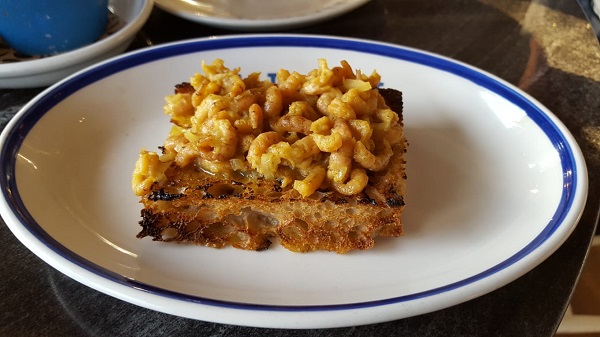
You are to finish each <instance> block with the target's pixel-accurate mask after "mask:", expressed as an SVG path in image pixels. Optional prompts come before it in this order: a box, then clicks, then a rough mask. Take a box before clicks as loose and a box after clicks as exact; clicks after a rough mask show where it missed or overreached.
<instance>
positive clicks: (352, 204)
mask: <svg viewBox="0 0 600 337" xmlns="http://www.w3.org/2000/svg"><path fill="white" fill-rule="evenodd" d="M183 87H184V88H187V87H186V86H183ZM178 90H182V89H181V87H180V88H179V89H178ZM373 90H378V91H379V94H380V95H381V97H383V99H384V100H385V104H386V105H387V106H388V107H389V108H390V109H391V110H393V111H394V112H395V113H396V115H397V116H398V120H399V125H402V93H401V92H399V91H397V90H394V89H373ZM398 131H399V132H400V134H399V135H396V137H399V140H396V141H394V143H393V144H392V145H391V148H392V153H393V154H392V155H391V157H390V158H389V161H388V162H387V165H385V167H384V168H383V169H378V170H376V171H368V173H367V176H368V182H367V183H366V186H365V187H364V188H363V189H362V190H361V191H360V192H359V193H356V194H351V195H347V194H342V193H340V192H338V191H337V190H335V189H333V188H327V184H322V185H321V187H320V188H318V189H316V191H314V192H313V193H312V194H310V195H308V196H307V195H302V194H301V193H299V191H298V190H297V189H295V188H293V186H292V185H290V184H282V181H281V179H267V178H265V177H262V176H258V177H257V176H252V177H248V176H244V175H239V176H230V175H215V174H212V173H211V172H207V171H206V170H203V169H198V167H197V166H195V165H187V166H181V165H178V164H177V163H175V162H170V164H169V166H168V168H166V169H164V170H163V171H164V172H163V176H162V179H161V181H160V183H158V182H155V183H153V184H152V185H151V186H150V187H149V188H147V189H146V190H145V192H144V193H143V194H142V198H141V202H142V204H143V209H142V212H141V216H142V220H141V221H140V225H141V227H142V230H141V232H140V233H139V234H138V235H137V236H138V237H139V238H143V237H148V236H149V237H152V239H153V240H156V241H171V242H187V243H193V244H198V245H204V246H209V247H215V248H221V247H225V246H233V247H235V248H240V249H246V250H265V249H267V248H268V247H269V246H270V245H271V244H272V243H273V242H279V243H280V244H281V245H282V246H284V247H285V248H287V249H289V250H291V251H295V252H309V251H314V250H328V251H334V252H337V253H346V252H348V251H351V250H364V249H369V248H372V247H373V246H374V244H375V238H376V237H377V236H392V237H396V236H401V235H403V225H402V219H401V214H402V211H403V209H404V194H405V180H406V174H405V165H406V162H405V153H406V150H407V145H408V144H407V142H406V139H405V138H404V135H403V133H402V129H401V128H400V129H399V130H398Z"/></svg>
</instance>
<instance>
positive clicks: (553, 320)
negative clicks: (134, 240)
mask: <svg viewBox="0 0 600 337" xmlns="http://www.w3.org/2000/svg"><path fill="white" fill-rule="evenodd" d="M583 1H585V0H583ZM592 28H593V27H592V24H590V23H589V22H588V21H587V20H586V17H585V15H584V13H583V11H582V10H581V8H580V7H579V6H578V4H577V2H575V1H573V0H537V1H526V0H429V1H418V0H402V1H398V0H373V1H371V2H370V3H368V4H366V5H365V6H363V7H361V8H359V9H358V10H355V11H353V12H351V13H349V14H347V15H344V16H342V17H339V18H336V19H334V20H331V21H328V22H325V23H323V24H319V25H316V26H311V27H307V28H302V29H296V30H293V31H287V32H294V33H310V34H327V35H339V36H351V37H357V38H365V39H372V40H378V41H385V42H391V43H396V44H401V45H406V46H410V47H416V48H420V49H424V50H427V51H432V52H435V53H439V54H442V55H445V56H449V57H451V58H455V59H457V60H460V61H463V62H466V63H469V64H471V65H474V66H476V67H479V68H482V69H484V70H486V71H488V72H491V73H493V74H495V75H497V76H499V77H501V78H503V79H505V80H507V81H508V82H510V83H512V84H514V85H517V86H518V87H520V88H522V89H523V90H525V91H526V92H527V93H529V94H530V95H532V96H533V97H534V98H536V99H537V100H539V101H540V102H541V103H542V104H544V105H545V106H546V107H548V108H549V109H550V110H551V111H552V112H554V113H555V114H556V115H557V116H558V117H559V118H560V119H561V120H562V121H563V123H565V125H566V126H567V127H568V128H569V130H570V131H571V133H572V134H573V135H574V136H575V138H576V140H577V141H578V143H579V145H580V146H581V148H582V150H583V152H584V155H585V158H586V161H587V165H588V169H589V182H590V192H589V197H588V202H587V206H586V209H585V212H584V214H583V217H582V219H581V221H580V223H579V225H578V226H577V228H576V229H575V230H574V232H573V234H572V235H571V236H570V238H569V239H568V240H567V241H566V242H565V243H564V245H563V246H561V248H559V249H558V250H557V251H556V252H555V253H554V254H553V255H552V256H550V257H549V258H548V259H547V260H546V261H544V262H543V263H542V264H540V265H539V266H538V267H536V268H535V269H533V270H532V271H530V272H528V273H527V274H525V275H524V276H522V277H520V278H519V279H517V280H516V281H514V282H511V283H510V284H508V285H506V286H504V287H502V288H500V289H498V290H495V291H493V292H491V293H489V294H486V295H483V296H481V297H479V298H476V299H473V300H470V301H468V302H465V303H463V304H460V305H456V306H453V307H450V308H447V309H443V310H440V311H437V312H433V313H429V314H425V315H421V316H417V317H412V318H407V319H403V320H398V321H393V322H388V323H382V324H374V325H367V326H359V327H350V328H339V329H323V330H275V329H257V328H245V327H236V326H229V325H221V324H213V323H206V322H201V321H194V320H190V319H184V318H180V317H175V316H171V315H167V314H163V313H159V312H155V311H152V310H148V309H144V308H140V307H137V306H134V305H132V304H129V303H126V302H123V301H121V300H117V299H115V298H112V297H110V296H107V295H104V294H102V293H100V292H98V291H96V290H93V289H90V288H88V287H86V286H84V285H81V284H79V283H77V282H75V281H73V280H71V279H70V278H68V277H66V276H64V275H63V274H61V273H59V272H57V271H56V270H54V269H53V268H52V267H50V266H49V265H47V264H46V263H44V262H43V261H42V260H40V259H39V258H37V257H36V256H35V255H33V254H32V253H31V252H30V251H29V250H27V248H25V247H24V246H23V245H22V244H21V243H20V242H19V241H18V240H17V239H16V238H15V237H14V236H13V235H12V234H11V232H10V231H9V229H8V228H7V227H6V225H5V224H4V223H3V222H2V223H0V253H1V254H2V255H3V263H2V264H0V279H1V280H2V282H0V308H1V310H0V335H1V336H154V335H165V336H265V335H269V336H552V335H553V334H554V333H555V331H556V329H557V327H558V324H559V323H560V320H561V318H562V316H563V313H564V310H565V309H566V306H567V304H568V303H569V299H570V297H571V294H572V292H573V289H574V286H575V284H576V281H577V278H578V275H579V272H580V270H581V267H582V264H583V262H584V260H585V256H586V254H587V251H588V247H589V244H590V241H591V239H592V237H593V235H594V233H595V231H596V219H597V212H598V206H599V201H600V200H599V195H600V194H599V193H600V181H599V180H598V179H599V177H598V173H600V112H599V110H600V47H599V46H598V41H597V40H596V36H595V34H594V31H593V29H592ZM232 33H236V34H237V33H239V32H233V31H226V30H220V29H215V28H210V27H206V26H203V25H200V24H196V23H192V22H188V21H184V20H181V19H179V18H176V17H174V16H172V15H170V14H167V13H166V12H163V11H162V10H159V9H157V8H155V9H154V11H153V13H152V15H151V17H150V20H149V21H148V23H147V24H146V25H145V27H144V28H143V31H142V32H140V34H138V37H137V39H136V41H135V42H134V43H133V45H132V47H131V49H135V48H140V47H143V46H145V45H148V44H160V43H164V42H168V41H173V40H177V39H186V38H193V37H203V36H210V35H221V34H232ZM0 67H1V65H0ZM41 90H42V88H34V89H19V90H0V125H1V126H2V127H4V126H5V125H6V123H7V121H8V120H9V119H10V118H11V117H12V116H13V115H14V114H15V113H16V112H17V111H18V110H19V109H20V107H21V106H23V105H24V104H25V103H26V102H27V101H28V100H29V99H31V98H33V97H34V96H35V95H36V94H37V93H39V92H40V91H41Z"/></svg>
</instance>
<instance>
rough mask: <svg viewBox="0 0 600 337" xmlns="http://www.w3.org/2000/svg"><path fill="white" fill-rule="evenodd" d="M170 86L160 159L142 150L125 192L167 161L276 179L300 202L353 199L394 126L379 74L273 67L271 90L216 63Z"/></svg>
mask: <svg viewBox="0 0 600 337" xmlns="http://www.w3.org/2000/svg"><path fill="white" fill-rule="evenodd" d="M202 70H203V73H204V74H198V73H197V74H195V75H193V76H192V77H191V79H190V81H189V82H186V83H182V84H180V85H178V86H177V87H176V90H175V93H174V94H172V95H169V96H167V97H166V104H165V106H164V112H165V113H166V114H168V115H169V116H170V117H171V122H172V123H173V128H172V130H171V132H170V135H169V137H168V139H167V140H166V142H165V143H164V146H163V147H162V153H161V154H157V153H154V152H148V151H145V150H142V152H141V154H140V158H139V160H138V162H137V164H136V169H135V171H134V178H133V181H132V185H133V190H134V192H135V193H136V194H137V195H140V196H141V195H143V194H145V193H147V192H148V191H149V189H150V186H151V185H152V184H153V183H155V182H159V183H160V182H161V179H163V178H164V171H165V170H166V169H167V168H168V167H169V166H171V164H173V163H174V164H176V165H177V166H179V167H185V166H188V165H195V166H196V167H197V169H199V170H202V171H205V172H207V173H209V174H212V175H216V176H222V177H225V178H228V179H234V180H238V181H244V180H247V179H269V180H276V181H278V182H279V183H280V184H281V187H282V188H290V187H291V188H293V189H295V190H296V191H298V192H299V194H300V195H301V196H302V197H308V196H310V195H312V194H313V193H314V192H315V191H316V190H318V189H333V190H335V191H337V192H339V193H341V194H344V195H355V194H358V193H360V192H361V191H362V190H363V189H364V188H365V187H366V186H367V183H368V181H369V174H370V173H371V172H377V171H380V170H382V169H384V168H385V167H386V165H387V164H388V162H389V160H390V158H391V157H392V155H393V152H392V147H393V145H395V144H398V143H399V142H402V141H403V139H404V138H403V132H402V125H401V122H400V121H399V117H398V115H397V114H396V113H395V112H394V111H392V110H391V109H390V108H389V107H388V106H387V105H386V104H385V101H384V99H383V98H382V97H381V95H380V94H379V92H378V90H377V88H378V86H379V83H380V76H379V74H377V72H376V71H373V72H372V73H371V74H370V75H366V74H363V73H362V72H361V71H360V70H356V71H354V70H353V69H352V68H351V67H350V65H349V64H348V62H346V61H341V63H340V65H339V66H337V67H333V68H329V66H328V65H327V62H326V60H324V59H319V60H318V68H316V69H314V70H312V71H310V72H309V73H308V74H304V75H303V74H300V73H298V72H292V73H290V72H289V71H288V70H285V69H281V70H279V71H278V72H277V74H276V84H275V83H272V82H271V81H269V80H261V79H260V74H259V73H252V74H250V75H249V76H247V77H246V78H242V77H241V76H240V75H239V73H240V69H239V68H235V69H229V68H227V67H225V65H224V61H223V60H220V59H216V60H214V61H213V63H212V64H206V63H205V62H202Z"/></svg>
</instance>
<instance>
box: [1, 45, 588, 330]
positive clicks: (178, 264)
mask: <svg viewBox="0 0 600 337" xmlns="http://www.w3.org/2000/svg"><path fill="white" fill-rule="evenodd" d="M321 57H325V58H327V59H328V60H329V63H330V65H331V66H333V65H336V64H338V62H339V61H340V60H343V59H345V60H348V61H349V63H350V64H351V65H353V66H354V67H355V68H359V69H361V70H362V71H363V72H371V71H372V70H373V69H377V71H378V72H379V73H380V74H382V76H383V82H384V86H386V87H390V88H396V89H399V90H402V91H403V93H404V116H405V128H406V135H407V137H408V139H409V142H410V147H409V153H408V191H407V194H408V196H407V206H406V215H405V217H404V220H405V228H406V236H405V237H402V238H395V239H381V240H378V242H377V244H376V247H375V248H374V249H372V250H369V251H360V252H352V253H349V254H346V255H337V254H334V253H329V252H314V253H308V254H299V253H292V252H289V251H287V250H285V249H283V248H281V247H279V246H277V245H274V247H272V248H270V249H269V250H267V251H263V252H253V251H242V250H237V249H233V248H225V249H221V250H218V249H212V248H207V247H200V246H191V245H179V244H173V243H170V244H169V243H160V242H153V241H151V240H149V239H142V240H139V239H136V237H135V235H136V234H137V232H138V231H139V230H140V227H139V226H138V224H137V222H138V221H139V219H140V209H141V206H140V205H139V204H138V198H137V197H135V196H134V195H133V193H132V192H131V189H130V179H131V173H132V171H133V168H134V163H135V161H136V159H137V156H138V153H139V151H140V149H141V148H147V149H155V148H156V147H157V146H159V145H161V144H162V142H163V141H164V139H165V138H166V136H167V134H168V132H169V129H170V125H169V121H168V117H167V116H165V115H164V114H163V112H162V105H163V98H164V96H165V95H168V94H170V93H171V92H172V90H173V86H174V84H177V83H180V82H182V81H187V80H188V78H189V76H190V75H192V74H193V73H194V72H196V71H199V69H200V62H201V60H202V59H205V60H207V61H209V62H211V61H212V60H213V59H215V58H223V59H224V60H225V62H226V65H228V66H229V67H232V68H233V67H237V66H240V67H241V68H242V72H243V73H245V74H248V73H250V72H253V71H261V72H262V73H263V74H265V76H270V74H271V73H274V72H276V71H277V70H278V69H280V68H287V69H293V70H297V71H299V72H307V71H308V70H310V69H313V68H315V67H316V66H317V61H316V60H317V59H318V58H321ZM0 155H1V159H2V166H3V172H4V174H3V175H2V182H1V189H2V200H1V203H0V206H1V207H0V211H1V214H2V217H3V218H4V220H5V221H6V223H7V224H8V225H9V227H10V229H11V230H12V231H13V233H14V234H15V235H16V236H17V237H18V239H19V240H21V241H22V242H23V244H24V245H25V246H27V247H28V248H29V249H30V250H32V251H33V252H34V253H35V254H37V255H38V256H39V257H40V258H42V259H43V260H44V261H46V262H47V263H49V264H50V265H52V266H53V267H55V268H56V269H58V270H60V271H61V272H63V273H65V274H66V275H68V276H70V277H72V278H73V279H75V280H77V281H79V282H82V283H84V284H86V285H88V286H90V287H92V288H95V289H97V290H99V291H102V292H104V293H107V294H110V295H112V296H115V297H117V298H120V299H123V300H125V301H128V302H131V303H135V304H137V305H140V306H143V307H147V308H151V309H154V310H158V311H162V312H166V313H171V314H174V315H179V316H184V317H189V318H195V319H200V320H206V321H213V322H221V323H230V324H237V325H248V326H260V327H282V328H322V327H339V326H351V325H359V324H367V323H375V322H382V321H388V320H393V319H399V318H403V317H408V316H413V315H418V314H422V313H426V312H430V311H434V310H437V309H442V308H445V307H448V306H452V305H455V304H458V303H461V302H463V301H467V300H469V299H472V298H475V297H477V296H480V295H482V294H485V293H487V292H490V291H492V290H494V289H496V288H499V287H500V286H502V285H505V284H507V283H509V282H511V281H512V280H514V279H516V278H518V277H519V276H521V275H523V274H524V273H526V272H527V271H529V270H531V269H532V268H533V267H535V266H536V265H538V264H539V263H540V262H542V261H543V260H544V259H545V258H547V257H548V256H549V255H550V254H552V253H553V252H554V251H555V250H556V249H557V248H558V247H559V246H560V245H561V244H562V243H563V241H564V240H565V239H566V238H567V237H568V235H569V234H570V233H571V231H572V230H573V228H574V227H575V225H576V224H577V222H578V220H579V217H580V215H581V212H582V210H583V207H584V203H585V200H586V194H587V173H586V168H585V163H584V160H583V158H582V155H581V152H580V150H579V148H578V146H577V144H576V143H575V141H574V140H573V138H572V136H571V135H570V134H569V132H568V131H567V129H566V128H565V127H564V126H563V124H561V123H560V121H558V120H557V118H556V117H555V116H554V115H553V114H552V113H550V112H549V111H548V110H547V109H546V108H544V107H543V106H541V105H540V104H539V103H537V102H536V101H535V100H533V99H532V98H531V97H529V96H527V95H526V94H525V93H523V92H521V91H519V90H518V89H516V88H514V87H512V86H511V85H509V84H507V83H505V82H503V81H502V80H500V79H498V78H496V77H494V76H492V75H489V74H486V73H485V72H482V71H480V70H477V69H475V68H473V67H471V66H468V65H465V64H462V63H459V62H456V61H452V60H450V59H447V58H444V57H440V56H437V55H433V54H430V53H426V52H422V51H418V50H414V49H409V48H404V47H400V46H395V45H389V44H381V43H376V42H369V41H362V40H351V39H342V38H335V37H317V36H297V35H296V36H286V35H254V36H231V37H220V38H210V39H203V40H194V41H184V42H180V43H175V44H170V45H162V46H157V47H154V48H151V49H145V50H141V51H138V52H134V53H131V54H127V55H124V56H121V57H118V58H115V59H112V60H109V61H107V62H103V63H101V64H99V65H96V66H94V67H91V68H89V69H87V70H85V71H83V72H80V73H78V74H76V75H74V76H72V77H70V78H68V79H66V80H64V81H62V82H61V83H58V84H57V85H54V86H52V87H51V88H49V89H47V90H46V91H45V92H43V93H42V94H40V96H38V97H37V98H35V99H34V100H33V101H32V102H30V103H29V104H27V105H26V106H25V107H24V108H23V109H22V110H21V111H20V112H19V113H18V115H17V116H15V118H14V119H13V120H12V121H11V122H10V124H9V125H8V126H7V127H6V129H5V130H4V131H3V133H2V137H1V153H0Z"/></svg>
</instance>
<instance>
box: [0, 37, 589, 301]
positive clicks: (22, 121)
mask: <svg viewBox="0 0 600 337" xmlns="http://www.w3.org/2000/svg"><path fill="white" fill-rule="evenodd" d="M258 47H311V48H324V49H341V50H349V51H356V52H361V53H365V54H374V55H379V56H387V57H390V58H394V59H397V60H402V61H408V62H411V63H415V64H420V65H424V66H427V67H431V68H435V69H438V70H440V71H444V72H447V73H451V74H454V75H456V76H458V77H461V78H463V79H466V80H468V81H471V82H473V83H475V84H477V85H478V86H481V87H484V88H487V89H488V90H490V91H492V92H494V93H496V94H498V95H500V96H501V97H503V98H504V99H506V100H508V101H509V102H511V103H512V104H514V105H516V106H518V107H520V108H521V109H523V110H524V111H525V112H526V114H527V116H528V117H529V118H531V120H532V121H533V122H534V123H535V124H536V125H537V126H538V127H539V128H540V129H541V130H542V131H543V132H544V134H545V135H546V137H547V138H548V140H549V141H550V142H551V143H552V145H553V146H554V148H555V149H556V151H557V153H558V155H559V158H560V161H561V163H562V172H563V189H562V195H561V199H560V202H559V204H558V206H557V208H556V211H555V212H554V215H553V216H552V218H551V220H550V221H549V222H548V223H547V224H546V226H545V227H544V229H543V230H542V231H541V232H540V233H539V234H538V235H537V236H536V237H535V238H534V239H533V240H532V241H531V242H530V243H529V244H527V245H526V246H524V247H523V248H522V249H520V250H519V251H518V252H516V253H515V254H514V255H512V256H511V257H509V258H507V259H506V260H504V261H502V262H501V263H498V264H496V265H494V266H492V267H490V268H488V269H487V270H485V271H483V272H481V273H478V274H475V275H472V276H469V277H467V278H465V279H462V280H460V281H457V282H454V283H451V284H447V285H444V286H441V287H438V288H434V289H429V290H426V291H422V292H418V293H413V294H408V295H403V296H399V297H392V298H386V299H381V300H373V301H366V302H357V303H344V304H324V305H270V304H253V303H239V302H234V301H223V300H214V299H209V298H203V297H198V296H193V295H187V294H182V293H179V292H175V291H170V290H166V289H162V288H159V287H155V286H152V285H149V284H145V283H141V282H137V281H135V280H133V279H130V278H128V277H125V276H123V275H120V274H117V273H115V272H113V271H110V270H107V269H105V268H103V267H100V266H98V265H96V264H94V263H92V262H90V261H88V260H86V259H84V258H82V257H80V256H79V255H77V254H75V253H74V252H72V251H70V250H68V249H67V248H66V247H64V246H63V245H61V244H60V243H59V242H57V241H56V240H55V239H54V238H52V237H51V236H50V235H48V233H46V232H45V231H44V230H43V228H42V227H41V226H40V225H39V224H38V223H37V222H36V221H35V220H34V218H33V217H32V215H31V214H30V213H29V212H28V211H27V208H26V207H25V205H24V203H23V200H22V199H21V197H20V195H19V191H18V188H17V185H16V179H15V167H16V158H17V154H18V152H19V149H20V147H21V145H22V143H23V141H24V140H25V138H26V137H27V134H28V133H29V131H30V130H31V129H32V128H33V127H34V126H35V124H36V123H37V121H38V120H39V119H40V118H42V116H44V114H45V113H46V112H48V111H49V110H50V109H51V108H52V107H54V106H55V105H57V104H58V103H60V102H61V101H62V100H63V99H65V98H67V97H68V96H70V95H71V94H73V93H74V92H76V91H78V90H79V89H80V88H82V87H85V86H87V85H89V84H91V83H93V82H96V81H99V80H101V79H103V78H105V77H109V76H111V75H113V74H115V73H118V72H120V71H124V70H127V69H129V68H133V67H136V66H140V65H143V64H145V63H148V62H152V61H155V60H160V59H165V58H169V57H174V56H179V55H185V54H190V53H196V52H201V51H209V50H219V49H230V48H258ZM0 158H1V159H2V169H3V172H4V174H3V175H2V181H1V182H0V183H1V189H2V193H3V196H4V198H5V200H7V202H8V204H9V207H10V208H11V210H12V212H13V213H14V214H15V215H16V216H17V218H19V220H20V222H21V223H22V225H23V226H24V227H25V228H26V229H27V230H28V231H29V232H30V233H31V234H32V235H33V236H35V237H36V238H37V240H39V241H40V242H42V243H43V244H44V245H46V246H47V247H48V248H50V249H51V250H52V251H53V252H54V253H56V254H58V255H59V256H61V257H62V258H64V259H66V260H68V261H70V262H72V263H74V264H76V265H77V266H79V267H81V268H84V269H85V270H88V271H90V272H92V273H94V274H96V275H99V276H101V277H103V278H105V279H108V280H110V281H113V282H116V283H118V284H121V285H125V286H127V287H131V288H134V289H137V290H140V291H144V292H147V293H151V294H154V295H158V296H162V297H167V298H171V299H174V300H179V301H187V302H193V303H197V304H202V305H208V306H217V307H223V308H233V309H243V310H266V311H330V310H349V309H361V308H368V307H376V306H382V305H389V304H396V303H401V302H409V301H413V300H417V299H421V298H426V297H432V296H435V295H439V294H442V293H445V292H448V291H451V290H454V289H458V288H461V287H465V286H467V285H470V284H473V283H476V282H478V281H481V280H483V279H485V278H487V277H490V276H492V275H494V274H496V273H498V272H500V271H502V270H504V269H505V268H507V267H509V266H511V265H513V264H515V263H517V262H518V261H520V260H522V259H523V258H525V257H526V256H527V255H529V254H530V253H531V252H533V251H535V250H536V249H537V248H538V247H540V246H541V245H542V244H543V243H544V242H545V241H546V240H547V239H549V238H550V237H551V236H552V235H553V234H554V233H555V231H556V230H557V229H558V228H560V227H561V225H562V224H563V221H564V220H565V218H566V217H567V215H568V214H569V213H570V212H571V211H572V206H573V202H574V199H575V196H576V189H577V186H578V183H579V181H578V179H580V178H579V175H578V171H577V167H576V162H575V156H574V153H573V149H572V148H571V145H570V144H569V142H568V140H567V139H566V138H565V136H564V135H563V133H562V132H561V130H560V128H559V127H558V126H557V125H556V124H555V123H554V122H553V121H552V120H551V119H550V118H549V116H548V115H547V113H546V112H545V111H544V109H543V108H541V107H540V106H539V105H538V104H537V103H535V102H533V101H532V100H531V99H529V98H527V97H525V96H524V95H523V94H522V93H520V92H519V91H518V90H516V89H514V88H512V87H511V86H510V85H508V84H505V83H503V82H502V81H501V80H498V79H495V78H493V76H490V75H487V74H485V73H483V72H481V71H479V70H477V69H475V68H473V67H470V66H467V65H464V64H461V63H459V62H456V61H453V60H450V59H446V58H444V57H440V56H436V55H434V54H430V53H427V52H423V51H418V50H414V49H410V48H404V47H401V46H397V45H391V44H385V43H378V42H373V41H367V40H356V39H345V38H335V37H316V36H302V35H300V36H297V35H293V36H287V35H257V36H252V35H249V36H232V37H222V38H216V39H214V38H213V39H200V40H191V41H183V42H180V43H174V44H168V45H163V46H157V47H153V48H148V49H143V50H140V51H137V52H133V53H130V54H127V55H123V56H121V57H117V58H115V59H112V60H109V61H106V62H103V63H101V64H100V65H98V66H94V67H91V68H90V69H88V70H86V71H83V72H80V73H78V74H76V75H74V76H71V77H70V78H68V79H67V80H65V81H63V82H60V83H58V84H57V85H55V86H53V87H51V88H50V89H49V90H48V91H46V92H45V93H44V94H43V95H42V96H41V97H39V99H36V100H34V101H33V103H32V104H31V105H30V106H29V107H28V108H27V110H26V111H23V113H22V114H20V115H19V119H18V120H17V121H16V123H15V124H14V125H13V127H12V128H11V129H10V130H8V134H7V135H6V141H5V143H4V145H3V147H2V149H1V151H0ZM584 175H585V174H583V175H582V176H584ZM573 226H574V224H573Z"/></svg>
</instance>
